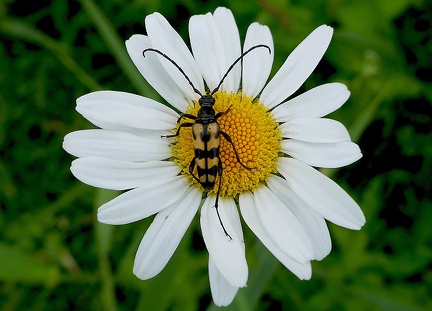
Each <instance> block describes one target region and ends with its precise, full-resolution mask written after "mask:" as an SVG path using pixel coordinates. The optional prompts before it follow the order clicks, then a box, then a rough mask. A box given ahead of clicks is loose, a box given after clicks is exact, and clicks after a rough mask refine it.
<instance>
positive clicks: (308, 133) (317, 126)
mask: <svg viewBox="0 0 432 311" xmlns="http://www.w3.org/2000/svg"><path fill="white" fill-rule="evenodd" d="M279 130H280V131H281V136H282V137H284V138H294V139H297V140H301V141H307V142H311V143H339V142H342V141H350V140H351V138H350V136H349V134H348V131H347V129H346V128H345V126H343V124H342V123H340V122H338V121H335V120H332V119H322V118H300V119H294V120H291V121H288V122H286V123H283V124H281V125H280V126H279Z"/></svg>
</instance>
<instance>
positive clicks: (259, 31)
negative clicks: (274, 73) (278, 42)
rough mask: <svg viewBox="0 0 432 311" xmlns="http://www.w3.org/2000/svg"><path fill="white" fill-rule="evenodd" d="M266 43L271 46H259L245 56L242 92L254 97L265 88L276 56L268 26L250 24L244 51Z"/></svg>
mask: <svg viewBox="0 0 432 311" xmlns="http://www.w3.org/2000/svg"><path fill="white" fill-rule="evenodd" d="M258 44H265V45H267V46H268V47H269V48H270V51H271V52H270V53H269V51H268V49H266V48H257V49H256V50H254V51H252V52H250V53H249V54H248V55H246V56H245V57H244V58H243V73H242V93H243V94H246V95H247V96H250V97H252V98H254V97H256V96H257V95H258V94H259V93H260V92H261V90H262V89H263V87H264V85H265V83H266V82H267V79H268V77H269V75H270V71H271V67H272V64H273V58H274V47H273V38H272V35H271V32H270V30H269V28H268V27H267V26H263V25H260V24H258V23H253V24H251V25H250V26H249V28H248V30H247V33H246V38H245V42H244V46H243V51H246V50H248V49H249V48H251V47H253V46H255V45H258Z"/></svg>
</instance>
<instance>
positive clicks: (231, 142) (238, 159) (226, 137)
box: [220, 131, 252, 170]
mask: <svg viewBox="0 0 432 311" xmlns="http://www.w3.org/2000/svg"><path fill="white" fill-rule="evenodd" d="M220 132H221V134H222V136H223V137H225V139H226V140H227V141H228V142H229V143H230V144H231V146H232V147H233V149H234V153H235V155H236V158H237V161H238V163H240V165H241V166H243V167H244V168H245V169H247V170H251V169H252V168H250V167H247V166H246V165H244V164H243V163H242V162H241V160H240V157H239V155H238V153H237V149H236V147H235V146H234V143H233V141H232V139H231V137H230V136H229V135H228V134H227V133H225V132H224V131H220Z"/></svg>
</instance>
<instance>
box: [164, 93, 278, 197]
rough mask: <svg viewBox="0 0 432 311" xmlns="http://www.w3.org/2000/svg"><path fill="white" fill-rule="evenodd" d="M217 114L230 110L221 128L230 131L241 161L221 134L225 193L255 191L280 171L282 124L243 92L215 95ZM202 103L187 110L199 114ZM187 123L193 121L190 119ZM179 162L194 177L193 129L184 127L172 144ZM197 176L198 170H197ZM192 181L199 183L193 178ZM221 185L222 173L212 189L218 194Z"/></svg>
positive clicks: (222, 188) (222, 190)
mask: <svg viewBox="0 0 432 311" xmlns="http://www.w3.org/2000/svg"><path fill="white" fill-rule="evenodd" d="M214 98H215V100H216V103H215V105H214V107H213V108H214V109H215V111H216V113H218V112H224V111H227V110H228V108H231V109H230V111H229V112H228V113H226V114H224V115H223V116H222V117H220V118H219V119H218V120H217V121H218V123H219V124H220V129H221V131H223V132H225V133H226V134H228V135H229V136H230V137H231V139H232V142H233V144H234V146H235V148H236V150H237V153H238V155H239V158H240V161H241V162H242V163H243V164H244V165H245V166H246V167H248V168H250V169H246V168H244V167H243V166H242V165H241V164H240V163H239V162H238V160H237V158H236V155H235V152H234V149H233V146H232V145H231V144H230V143H229V142H228V141H227V140H226V139H225V138H224V137H222V136H221V138H220V152H219V157H220V159H221V162H222V168H223V174H222V175H223V177H222V185H221V192H220V194H221V195H222V196H236V195H237V194H239V193H240V192H242V191H245V190H253V189H255V188H256V187H257V186H258V185H259V184H261V183H263V182H265V181H266V180H267V178H268V177H269V175H270V174H271V173H274V172H275V171H276V159H277V157H278V152H279V150H280V140H281V136H280V132H279V130H278V129H277V126H278V124H277V123H276V121H275V120H274V118H273V117H272V115H271V114H270V113H269V112H267V108H266V107H265V106H264V105H263V104H261V103H259V101H255V102H253V101H252V98H251V97H247V96H244V95H243V94H242V93H240V92H239V93H237V94H233V93H231V94H227V93H224V92H217V93H216V94H214ZM199 108H200V107H199V105H198V104H197V103H195V105H194V106H190V107H189V108H188V110H187V113H188V114H192V115H195V116H196V115H197V112H198V110H199ZM186 122H193V120H187V121H186ZM172 148H173V154H174V157H175V161H176V162H177V163H178V164H179V165H180V166H181V167H182V173H183V174H186V175H188V176H190V174H189V165H190V163H191V161H192V159H193V157H194V149H193V136H192V133H191V130H190V128H183V129H182V130H181V131H180V135H179V136H178V137H177V138H176V143H175V144H173V145H172ZM194 174H195V175H196V169H195V171H194ZM190 178H191V182H192V183H194V184H197V185H199V183H198V182H197V181H196V180H195V179H194V178H193V177H192V176H190ZM218 187H219V176H218V178H217V182H216V184H215V187H214V189H213V190H211V192H213V193H216V192H217V189H218Z"/></svg>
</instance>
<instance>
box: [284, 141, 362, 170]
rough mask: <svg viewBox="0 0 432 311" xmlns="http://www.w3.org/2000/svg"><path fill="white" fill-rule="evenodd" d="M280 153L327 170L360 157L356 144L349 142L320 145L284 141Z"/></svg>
mask: <svg viewBox="0 0 432 311" xmlns="http://www.w3.org/2000/svg"><path fill="white" fill-rule="evenodd" d="M281 151H283V152H285V153H286V154H289V155H290V156H292V157H293V158H296V159H297V160H300V161H302V162H304V163H306V164H309V165H311V166H317V167H327V168H335V167H342V166H345V165H348V164H351V163H353V162H355V161H357V160H358V159H360V158H361V157H362V154H361V151H360V148H359V147H358V146H357V144H355V143H353V142H349V141H345V142H341V143H329V144H321V143H308V142H304V141H299V140H296V139H286V140H282V141H281Z"/></svg>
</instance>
